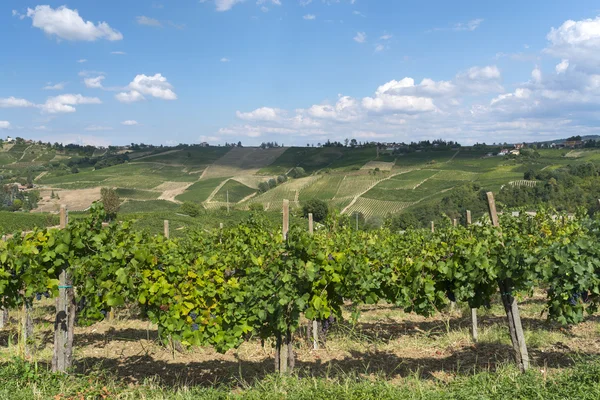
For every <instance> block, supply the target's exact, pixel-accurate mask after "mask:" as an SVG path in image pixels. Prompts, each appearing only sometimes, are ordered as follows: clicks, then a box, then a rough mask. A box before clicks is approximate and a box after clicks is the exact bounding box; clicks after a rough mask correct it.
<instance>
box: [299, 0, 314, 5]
mask: <svg viewBox="0 0 600 400" xmlns="http://www.w3.org/2000/svg"><path fill="white" fill-rule="evenodd" d="M299 3H300V5H301V6H302V7H306V6H307V5H309V4H310V3H312V0H300V1H299Z"/></svg>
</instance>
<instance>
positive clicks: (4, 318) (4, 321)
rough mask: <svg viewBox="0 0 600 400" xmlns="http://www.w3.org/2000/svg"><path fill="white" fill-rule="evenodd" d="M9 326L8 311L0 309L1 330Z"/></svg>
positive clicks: (4, 237)
mask: <svg viewBox="0 0 600 400" xmlns="http://www.w3.org/2000/svg"><path fill="white" fill-rule="evenodd" d="M2 240H3V241H4V242H6V235H2ZM7 325H8V309H7V308H0V329H4V328H5V327H6V326H7Z"/></svg>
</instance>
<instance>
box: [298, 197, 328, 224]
mask: <svg viewBox="0 0 600 400" xmlns="http://www.w3.org/2000/svg"><path fill="white" fill-rule="evenodd" d="M310 213H312V215H313V219H314V220H315V221H316V222H322V221H325V219H326V218H327V215H329V207H327V203H325V202H324V201H323V200H319V199H310V200H308V201H307V202H306V203H304V205H303V206H302V214H304V217H305V218H308V214H310Z"/></svg>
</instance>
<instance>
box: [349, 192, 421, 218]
mask: <svg viewBox="0 0 600 400" xmlns="http://www.w3.org/2000/svg"><path fill="white" fill-rule="evenodd" d="M412 204H413V203H412V202H400V201H384V200H377V199H369V198H363V197H360V198H358V199H357V200H356V202H355V203H354V204H353V205H351V206H350V207H349V208H348V209H347V210H346V214H353V213H355V212H358V213H362V214H363V215H364V216H365V218H366V219H369V218H372V217H385V216H386V215H388V214H389V213H392V214H394V213H399V212H400V211H402V210H404V209H405V208H407V207H409V206H411V205H412Z"/></svg>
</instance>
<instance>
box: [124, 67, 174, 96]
mask: <svg viewBox="0 0 600 400" xmlns="http://www.w3.org/2000/svg"><path fill="white" fill-rule="evenodd" d="M127 89H128V90H129V91H128V92H121V93H118V94H117V95H116V96H115V97H116V98H117V100H119V101H120V102H122V103H133V102H136V101H140V100H144V99H145V97H144V95H147V96H152V97H156V98H159V99H163V100H176V99H177V95H176V94H175V92H174V91H173V86H172V85H171V84H170V83H169V82H168V81H167V78H165V77H164V76H162V75H161V74H155V75H154V76H146V75H144V74H141V75H137V76H136V77H135V78H134V79H133V81H132V82H131V83H130V84H129V85H128V86H127Z"/></svg>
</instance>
